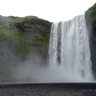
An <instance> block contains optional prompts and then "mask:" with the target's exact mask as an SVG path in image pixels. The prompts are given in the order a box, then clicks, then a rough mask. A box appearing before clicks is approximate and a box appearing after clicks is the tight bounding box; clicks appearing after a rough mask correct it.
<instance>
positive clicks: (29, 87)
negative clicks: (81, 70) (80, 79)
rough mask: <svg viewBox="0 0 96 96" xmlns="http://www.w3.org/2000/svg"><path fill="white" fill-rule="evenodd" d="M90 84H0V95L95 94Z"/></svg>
mask: <svg viewBox="0 0 96 96" xmlns="http://www.w3.org/2000/svg"><path fill="white" fill-rule="evenodd" d="M92 86H93V85H92ZM92 86H91V87H90V86H88V85H87V86H86V85H83V86H81V85H78V84H77V85H76V84H75V85H74V84H72V85H70V84H68V85H67V84H15V85H0V96H96V88H95V87H94V86H93V87H92Z"/></svg>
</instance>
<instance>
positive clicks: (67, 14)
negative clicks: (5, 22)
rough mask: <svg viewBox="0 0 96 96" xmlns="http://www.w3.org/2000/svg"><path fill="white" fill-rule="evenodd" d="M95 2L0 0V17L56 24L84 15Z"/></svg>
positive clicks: (88, 0) (78, 0)
mask: <svg viewBox="0 0 96 96" xmlns="http://www.w3.org/2000/svg"><path fill="white" fill-rule="evenodd" d="M95 2H96V1H95V0H0V15H3V16H9V15H14V16H27V15H34V16H38V17H40V18H43V19H46V20H49V21H53V22H57V21H65V20H68V19H71V18H73V17H74V16H76V15H80V14H84V12H85V11H86V10H87V9H88V8H89V7H91V6H92V5H93V4H94V3H95Z"/></svg>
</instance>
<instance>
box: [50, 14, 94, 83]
mask: <svg viewBox="0 0 96 96" xmlns="http://www.w3.org/2000/svg"><path fill="white" fill-rule="evenodd" d="M90 57H91V56H90V48H89V38H88V31H87V28H86V22H85V15H80V16H76V17H75V18H73V19H72V20H69V21H66V22H59V23H53V24H52V27H51V34H50V44H49V67H50V68H52V69H53V70H55V69H56V70H57V69H60V70H61V73H62V74H63V75H62V77H64V78H65V79H63V80H62V82H63V81H65V82H67V81H70V82H71V80H72V81H73V82H74V81H75V82H76V81H79V82H89V81H92V80H93V76H92V68H91V67H92V64H91V60H90ZM66 78H67V80H66ZM68 78H69V79H70V80H68Z"/></svg>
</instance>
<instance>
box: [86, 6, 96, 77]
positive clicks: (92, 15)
mask: <svg viewBox="0 0 96 96" xmlns="http://www.w3.org/2000/svg"><path fill="white" fill-rule="evenodd" d="M86 23H87V28H88V31H89V37H90V50H91V61H92V69H93V73H94V77H95V78H96V4H94V5H93V6H92V7H91V8H89V9H88V10H87V11H86Z"/></svg>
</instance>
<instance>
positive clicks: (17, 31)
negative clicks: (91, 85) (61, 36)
mask: <svg viewBox="0 0 96 96" xmlns="http://www.w3.org/2000/svg"><path fill="white" fill-rule="evenodd" d="M50 28H51V23H50V22H49V21H46V20H43V19H40V18H38V17H35V16H27V17H13V16H10V17H3V16H0V39H1V40H3V39H4V40H6V42H7V43H8V46H9V47H11V48H13V50H14V54H15V55H17V56H26V55H27V54H28V53H29V52H32V53H37V54H40V55H41V56H46V55H47V50H48V41H49V35H50Z"/></svg>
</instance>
